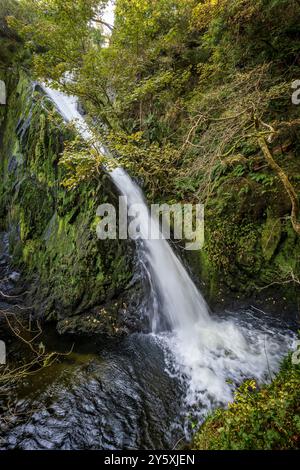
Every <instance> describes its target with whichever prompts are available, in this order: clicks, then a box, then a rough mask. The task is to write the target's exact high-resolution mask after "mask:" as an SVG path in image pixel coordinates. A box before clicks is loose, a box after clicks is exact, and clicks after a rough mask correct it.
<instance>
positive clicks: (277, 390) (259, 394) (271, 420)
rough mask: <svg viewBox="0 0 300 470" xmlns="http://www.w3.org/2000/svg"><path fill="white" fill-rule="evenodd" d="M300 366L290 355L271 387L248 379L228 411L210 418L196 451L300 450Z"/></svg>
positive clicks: (201, 430)
mask: <svg viewBox="0 0 300 470" xmlns="http://www.w3.org/2000/svg"><path fill="white" fill-rule="evenodd" d="M299 387H300V366H299V365H293V364H292V362H291V357H290V356H289V357H288V358H287V359H286V360H285V361H284V363H283V365H282V369H281V371H280V373H279V374H278V376H277V377H276V378H275V379H274V380H273V382H272V383H271V384H270V385H267V386H264V387H262V388H259V387H258V385H257V384H256V383H255V381H254V380H248V381H246V382H245V383H244V384H242V385H241V387H239V388H238V389H237V391H236V392H235V397H234V401H233V403H230V404H229V405H228V408H227V409H226V410H217V411H215V412H214V413H213V414H212V415H211V416H209V417H208V418H207V420H206V421H205V423H204V424H203V426H202V427H201V428H200V430H199V432H198V433H197V434H196V435H195V437H194V441H193V448H195V449H199V450H200V449H205V450H208V449H209V450H223V449H227V450H255V449H257V450H283V449H299V447H300V438H299V436H300V408H299Z"/></svg>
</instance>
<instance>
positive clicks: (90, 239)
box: [0, 76, 139, 335]
mask: <svg viewBox="0 0 300 470" xmlns="http://www.w3.org/2000/svg"><path fill="white" fill-rule="evenodd" d="M14 80H15V79H14ZM14 80H13V79H12V82H11V83H10V87H9V88H10V90H11V93H10V94H9V96H8V104H7V115H6V117H5V120H4V122H3V124H2V131H1V148H0V171H1V182H0V214H1V215H2V225H3V226H5V227H6V228H7V229H8V230H9V242H10V251H11V254H12V259H13V263H14V264H15V265H16V266H21V267H22V271H23V273H24V274H25V275H26V277H27V279H28V280H30V281H31V286H32V287H31V295H30V297H31V298H30V299H29V301H30V302H31V305H33V306H34V310H35V312H36V314H37V315H40V316H42V317H43V318H45V319H46V320H49V321H55V322H57V325H58V329H59V331H60V332H61V333H65V332H72V333H89V334H92V333H99V331H100V332H105V333H108V334H111V335H114V334H120V333H122V334H123V333H124V332H126V331H128V328H129V326H128V325H131V327H132V328H133V329H138V328H139V326H138V314H137V312H136V311H134V314H133V312H132V311H130V302H127V301H126V299H127V298H128V296H129V297H130V298H131V299H133V298H134V293H133V291H132V290H134V291H136V288H135V287H131V288H129V287H128V286H129V284H130V282H131V280H132V276H133V259H134V246H133V245H132V243H131V242H127V241H126V240H125V241H119V240H105V241H102V240H98V238H97V234H96V225H97V217H96V210H97V207H98V205H99V204H101V203H103V202H105V203H107V202H110V203H112V204H114V206H115V207H117V203H118V197H117V196H118V195H117V193H116V190H115V188H114V187H113V185H112V183H111V181H110V179H109V177H108V176H107V175H105V174H104V173H103V175H100V177H99V178H98V179H97V180H96V179H95V180H93V181H91V182H88V183H85V184H83V185H81V186H80V187H79V188H78V189H76V190H73V191H70V190H68V191H67V190H65V189H64V188H63V187H62V186H61V182H62V179H63V177H64V174H63V171H64V170H63V169H62V168H61V167H60V166H59V165H58V161H59V155H60V153H61V152H62V150H63V145H64V141H65V140H66V139H68V138H72V135H71V131H70V130H68V129H66V128H65V126H64V123H63V122H62V120H61V118H60V116H58V115H56V113H55V112H54V110H53V108H52V105H51V103H49V102H48V100H47V98H46V97H45V96H43V95H42V94H41V93H40V92H39V91H36V90H33V88H32V85H31V84H30V81H29V79H28V77H26V76H20V77H19V79H18V81H14ZM12 281H13V280H12ZM129 292H130V294H129ZM124 305H126V307H124ZM124 310H125V311H126V312H127V313H126V314H125V315H124ZM134 310H135V308H134ZM133 316H135V317H136V320H135V321H133ZM128 318H130V321H128Z"/></svg>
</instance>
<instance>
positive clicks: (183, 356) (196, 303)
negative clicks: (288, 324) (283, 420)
mask: <svg viewBox="0 0 300 470" xmlns="http://www.w3.org/2000/svg"><path fill="white" fill-rule="evenodd" d="M43 88H44V91H45V92H46V93H47V95H48V96H49V97H50V98H51V99H52V100H53V102H54V103H55V105H56V107H57V108H58V110H59V112H60V113H61V115H62V116H63V117H64V119H65V120H66V121H74V124H75V126H76V128H77V129H78V132H79V133H80V134H81V136H82V137H83V138H84V139H86V140H90V139H93V134H92V132H91V131H90V129H89V127H88V125H87V123H86V121H85V120H84V118H83V117H82V116H81V115H80V113H79V112H78V109H77V99H76V98H75V97H72V96H67V95H64V94H63V93H61V92H59V91H56V90H53V89H51V88H48V87H46V86H43ZM99 148H101V151H102V152H105V149H104V148H103V147H102V146H101V145H100V144H99ZM110 174H111V178H112V180H113V181H114V182H115V184H116V186H117V187H118V189H119V190H120V192H121V193H122V194H123V195H124V196H126V197H127V202H128V206H131V205H133V204H139V205H141V207H142V208H143V210H141V211H140V214H139V220H138V221H139V225H140V234H141V238H144V237H143V235H144V234H146V233H148V228H149V224H150V222H151V223H152V224H155V223H157V222H156V221H153V220H152V219H151V215H150V211H149V209H148V207H147V204H146V202H145V200H144V197H143V194H142V192H141V190H140V188H139V187H138V186H137V185H136V184H135V183H134V182H133V181H132V179H131V178H130V177H129V175H128V174H127V173H126V172H125V171H124V170H123V169H122V168H116V169H114V170H112V171H111V173H110ZM140 249H142V250H143V258H144V259H146V261H147V263H146V265H147V270H148V274H149V277H150V279H151V285H152V289H153V295H154V296H155V297H156V299H158V300H159V301H158V302H157V303H156V304H157V308H156V311H155V312H154V314H153V313H152V330H153V332H154V333H159V335H157V337H158V339H159V341H160V342H161V344H162V345H163V347H164V348H165V351H166V359H167V362H168V367H169V372H170V373H174V374H175V375H176V376H177V377H179V378H182V383H183V384H184V387H185V388H186V390H187V394H186V403H187V404H188V405H190V406H191V405H196V404H199V403H201V404H202V408H203V409H207V408H210V407H211V406H212V404H226V403H228V402H229V401H230V400H231V399H232V389H233V386H232V385H231V384H230V383H229V382H228V379H231V380H232V381H234V382H235V383H238V382H240V381H241V380H242V379H243V378H247V377H254V378H257V379H258V380H260V381H262V380H266V379H267V378H268V375H269V374H271V373H272V372H273V371H275V370H276V369H277V367H278V364H279V361H280V358H281V357H282V356H283V355H284V354H285V352H286V351H287V349H289V348H290V347H291V346H292V342H293V338H292V336H291V335H288V334H285V335H283V334H280V332H279V331H277V330H272V329H271V330H270V329H266V328H265V327H264V326H261V327H260V328H257V329H255V328H252V326H250V328H249V325H248V327H245V326H242V325H239V324H238V323H237V322H235V321H234V320H228V319H223V320H220V319H218V320H216V319H213V318H212V317H211V316H210V315H209V312H208V308H207V305H206V302H205V300H204V299H203V297H202V295H201V293H200V292H199V291H198V290H197V288H196V286H195V284H194V283H193V281H192V279H191V278H190V276H189V275H188V273H187V271H186V270H185V268H184V266H183V264H182V263H181V261H180V260H179V259H178V258H177V256H176V255H175V253H174V252H173V251H172V249H171V247H170V245H169V244H168V242H167V241H166V240H165V239H164V238H162V239H160V240H151V239H143V241H142V243H141V248H140ZM162 319H163V321H161V320H162ZM162 324H167V325H168V327H169V329H170V330H171V333H170V332H168V333H164V332H161V325H162Z"/></svg>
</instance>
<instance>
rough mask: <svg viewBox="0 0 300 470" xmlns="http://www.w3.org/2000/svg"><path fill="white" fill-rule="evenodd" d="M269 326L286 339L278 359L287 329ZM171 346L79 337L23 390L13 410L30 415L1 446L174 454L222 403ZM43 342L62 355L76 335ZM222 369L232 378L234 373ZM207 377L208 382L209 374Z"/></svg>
mask: <svg viewBox="0 0 300 470" xmlns="http://www.w3.org/2000/svg"><path fill="white" fill-rule="evenodd" d="M235 316H236V317H239V318H240V321H241V322H242V323H244V325H246V324H247V327H248V328H251V327H252V328H253V327H254V326H255V328H257V327H258V325H260V327H262V321H261V320H260V319H259V318H257V317H256V316H255V311H254V310H248V311H244V312H236V314H235ZM267 323H268V324H269V328H270V329H272V330H270V331H272V334H274V335H275V334H276V338H277V340H278V336H279V337H281V339H282V346H283V347H282V350H281V351H280V353H279V355H280V356H281V355H284V353H285V352H286V351H287V348H288V344H289V341H286V340H287V338H288V337H291V335H290V333H289V331H288V330H287V329H286V327H284V326H283V325H280V324H279V323H278V321H275V320H274V319H273V320H272V319H271V318H270V319H269V322H265V321H264V322H263V328H265V327H266V325H267ZM256 331H257V330H256ZM168 341H169V342H170V343H172V342H174V341H176V338H174V337H169V338H167V337H159V336H155V335H153V334H149V335H146V334H133V335H131V336H129V337H127V338H124V339H123V340H118V341H110V342H105V343H103V344H102V345H101V344H99V343H96V342H94V341H93V340H91V339H90V340H84V339H80V340H77V341H76V343H75V347H74V350H73V352H72V353H71V354H70V355H69V356H65V357H64V358H63V359H62V360H60V361H59V362H58V363H56V364H54V365H52V366H51V367H50V368H46V369H44V370H43V371H41V372H39V373H37V374H36V375H34V376H31V377H30V378H28V379H26V380H25V381H24V382H23V384H22V386H20V388H19V390H18V393H17V399H16V402H15V404H14V407H15V409H16V410H17V412H18V413H19V414H20V415H22V416H26V418H23V420H21V421H20V422H18V421H17V420H16V423H15V424H13V423H11V424H10V425H9V427H8V428H7V429H6V430H5V429H4V430H3V431H4V432H2V433H1V435H0V436H1V440H0V446H1V448H2V449H102V450H115V449H158V448H164V449H173V448H174V447H175V446H176V443H178V441H179V440H181V442H185V441H187V440H188V438H189V436H190V434H189V432H190V430H191V427H192V426H193V422H194V421H193V419H194V418H195V417H197V419H199V416H200V415H201V414H202V416H203V417H204V416H205V413H207V411H208V410H209V409H211V408H214V407H216V406H218V405H219V404H220V403H218V402H217V401H215V400H214V398H213V394H212V395H211V396H209V395H210V394H209V389H208V390H206V391H205V390H203V391H199V390H197V389H196V388H195V387H196V385H195V383H197V380H201V368H199V370H198V373H199V377H192V376H190V377H189V375H188V371H187V370H186V369H185V368H184V367H182V364H180V362H176V358H175V357H174V356H173V355H172V354H171V351H170V350H168V349H167V345H168ZM45 342H47V343H48V345H49V344H52V346H53V348H55V349H56V350H57V349H58V350H61V351H68V348H71V346H72V338H61V337H58V335H56V334H55V333H54V332H53V331H52V330H51V329H48V331H47V334H46V341H45ZM170 343H169V344H170ZM62 344H63V347H62ZM195 359H196V358H191V363H192V361H193V360H195ZM216 360H218V358H217V353H216ZM220 372H221V373H225V374H226V373H227V374H228V379H230V378H233V379H234V375H235V374H234V370H231V371H230V370H227V371H226V370H223V371H220ZM194 373H196V372H195V371H194ZM202 373H203V374H204V380H207V377H206V375H207V371H206V370H204V369H202ZM268 373H269V372H267V373H266V375H265V381H268V380H269V377H268ZM230 382H231V381H230ZM208 387H211V384H210V385H209V384H208ZM231 387H232V388H233V387H234V384H232V385H231ZM212 390H213V389H212ZM220 393H222V390H221V389H220ZM226 393H227V392H225V396H224V398H226ZM201 395H202V399H201ZM226 399H227V398H226ZM197 402H198V403H197ZM200 418H201V416H200ZM182 438H183V439H182Z"/></svg>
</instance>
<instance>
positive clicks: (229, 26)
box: [7, 0, 300, 310]
mask: <svg viewBox="0 0 300 470" xmlns="http://www.w3.org/2000/svg"><path fill="white" fill-rule="evenodd" d="M100 3H101V6H102V7H103V6H104V5H105V4H106V3H107V2H105V1H103V2H100ZM99 5H100V4H99V2H97V1H93V0H89V1H88V2H87V1H83V0H77V1H71V0H70V1H68V0H67V1H62V0H51V1H50V0H43V1H41V2H38V4H37V3H36V2H33V1H31V0H22V1H21V2H19V5H18V8H17V11H16V12H14V8H16V7H14V8H13V7H11V14H10V16H9V17H8V20H7V21H8V24H9V25H10V26H11V28H15V30H16V31H17V32H18V34H19V36H20V37H21V38H22V39H23V41H24V44H25V47H26V50H27V51H28V52H27V54H28V55H29V56H30V57H31V60H28V66H31V68H32V70H33V72H34V73H35V74H36V76H37V77H38V78H42V79H51V80H52V81H53V83H55V84H56V86H58V87H61V88H63V89H65V90H67V91H68V92H70V93H74V94H76V95H78V96H79V97H80V98H81V100H82V103H83V104H84V106H85V108H86V110H87V112H88V113H89V114H90V115H92V116H93V118H94V122H102V123H103V122H104V123H106V128H105V130H104V129H103V128H102V136H101V137H102V139H103V140H106V142H107V143H108V145H109V146H110V148H111V149H112V150H113V151H115V152H116V153H117V154H118V155H119V157H120V159H121V160H122V163H123V165H124V166H125V167H127V168H128V169H129V171H130V172H131V173H132V174H134V175H135V176H139V177H140V180H141V181H142V182H143V184H144V189H145V190H146V192H147V194H148V197H149V199H151V200H155V201H163V202H178V201H180V202H181V201H184V202H187V201H189V202H202V203H205V204H206V244H205V247H204V250H202V251H201V252H199V253H198V255H197V256H194V254H193V256H192V259H190V262H191V263H192V264H193V266H194V270H195V274H196V275H199V277H200V278H201V279H202V281H203V285H204V287H203V288H204V290H205V291H206V295H207V298H208V299H209V300H210V301H211V302H214V299H216V298H218V299H222V298H224V299H225V300H226V298H230V296H231V292H235V293H236V294H237V295H238V297H242V298H249V297H253V296H257V298H258V300H259V299H262V301H263V302H264V304H267V305H268V307H269V308H272V306H273V305H274V303H275V304H276V308H277V301H279V303H280V307H279V308H280V309H282V310H284V309H289V310H293V309H294V308H295V306H297V304H298V300H297V299H299V277H300V261H299V260H300V243H299V230H298V231H297V227H299V218H298V215H299V214H298V213H299V203H298V200H297V199H298V198H297V193H298V192H299V188H300V186H299V170H300V167H299V161H298V160H299V159H298V155H299V127H300V124H299V109H300V108H299V106H297V105H295V104H292V101H291V95H292V92H293V90H292V88H291V85H292V83H293V81H294V80H296V79H298V78H299V76H300V64H299V47H300V37H299V27H298V25H299V19H300V5H299V2H298V1H296V0H272V1H271V0H259V1H257V0H255V1H254V0H218V1H213V0H207V1H203V2H199V1H196V0H184V1H183V0H158V1H156V2H152V1H150V0H118V1H117V2H116V8H115V24H114V28H113V31H112V33H111V36H110V38H109V40H108V39H107V37H105V36H106V35H105V34H104V30H103V28H102V26H103V22H102V20H101V8H102V7H101V8H100V7H99ZM98 7H99V8H98ZM22 11H23V13H22ZM79 32H80V34H79ZM104 46H105V47H104ZM66 72H68V73H70V72H72V74H73V77H74V80H73V81H72V82H68V83H66V82H65V80H64V76H65V73H66ZM100 129H101V126H100ZM100 133H101V131H100ZM276 164H277V166H276ZM297 218H298V221H297ZM283 297H284V298H285V299H287V300H284V302H283V303H282V302H281V301H280V299H282V298H283Z"/></svg>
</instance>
